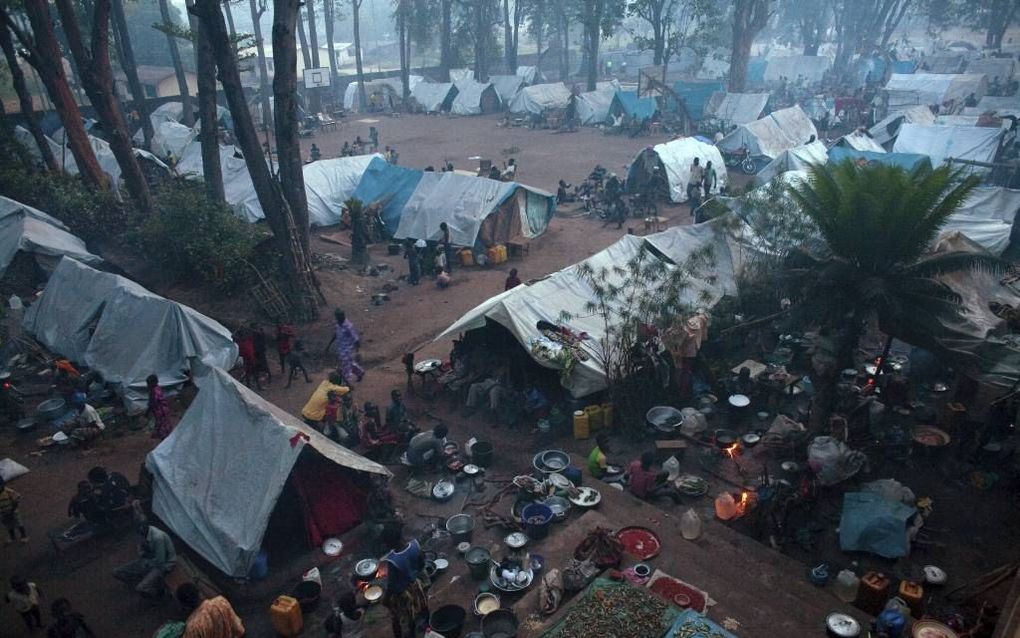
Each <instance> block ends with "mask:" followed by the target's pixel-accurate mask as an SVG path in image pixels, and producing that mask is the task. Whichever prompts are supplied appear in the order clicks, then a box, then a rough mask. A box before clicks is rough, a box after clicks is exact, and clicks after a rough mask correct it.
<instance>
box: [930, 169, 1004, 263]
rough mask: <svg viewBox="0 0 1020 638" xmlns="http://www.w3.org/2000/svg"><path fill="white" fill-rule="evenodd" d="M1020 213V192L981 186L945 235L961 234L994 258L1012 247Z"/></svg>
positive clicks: (948, 222)
mask: <svg viewBox="0 0 1020 638" xmlns="http://www.w3.org/2000/svg"><path fill="white" fill-rule="evenodd" d="M1018 212H1020V190H1013V189H1010V188H1002V187H1001V186H979V187H977V188H975V189H974V190H973V191H971V193H970V195H969V196H968V197H967V199H966V200H965V201H964V202H963V205H962V206H960V209H959V210H958V211H956V212H955V213H954V214H953V215H952V216H951V217H950V218H949V220H948V221H947V222H946V224H945V226H943V228H942V231H943V232H951V231H959V232H961V233H962V234H963V235H965V236H966V237H967V238H969V239H970V240H972V241H973V242H975V243H976V244H978V245H980V246H981V247H982V248H984V249H985V250H987V251H988V252H990V253H992V254H993V255H1002V253H1003V251H1005V250H1006V248H1007V247H1008V246H1009V242H1010V237H1011V235H1012V233H1013V225H1014V224H1015V223H1016V216H1017V213H1018Z"/></svg>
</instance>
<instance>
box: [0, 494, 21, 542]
mask: <svg viewBox="0 0 1020 638" xmlns="http://www.w3.org/2000/svg"><path fill="white" fill-rule="evenodd" d="M20 504H21V494H18V493H17V492H15V491H14V490H12V489H11V488H9V487H7V483H6V482H5V481H4V480H3V479H2V478H0V522H2V523H3V524H4V527H6V528H7V535H8V536H9V537H10V538H9V539H8V540H7V542H6V543H5V545H10V544H11V543H13V542H14V541H15V540H17V539H16V536H17V535H16V534H15V532H21V542H22V543H28V534H26V533H25V526H24V525H23V524H22V522H21V514H19V513H18V506H19V505H20Z"/></svg>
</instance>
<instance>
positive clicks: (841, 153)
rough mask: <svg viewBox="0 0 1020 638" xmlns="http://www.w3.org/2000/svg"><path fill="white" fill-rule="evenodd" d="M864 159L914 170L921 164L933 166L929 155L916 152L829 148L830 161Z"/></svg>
mask: <svg viewBox="0 0 1020 638" xmlns="http://www.w3.org/2000/svg"><path fill="white" fill-rule="evenodd" d="M848 159H849V160H854V161H857V160H864V161H866V162H879V163H881V164H888V165H891V166H899V167H901V168H904V169H906V170H908V171H912V170H914V169H915V168H917V167H919V166H924V165H927V167H928V168H931V159H930V158H929V157H928V156H927V155H919V154H916V153H874V152H871V151H857V150H854V149H852V148H844V147H841V146H833V147H832V148H830V149H829V161H830V162H835V163H839V162H842V161H843V160H848Z"/></svg>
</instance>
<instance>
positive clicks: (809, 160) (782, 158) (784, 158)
mask: <svg viewBox="0 0 1020 638" xmlns="http://www.w3.org/2000/svg"><path fill="white" fill-rule="evenodd" d="M828 161H829V149H827V148H826V147H825V144H823V143H822V142H820V141H818V140H815V141H814V142H811V143H810V144H804V145H802V146H795V147H793V148H791V149H787V150H785V151H783V152H782V153H780V154H779V155H778V156H777V157H776V158H775V159H774V160H772V161H771V162H769V163H768V165H767V166H766V167H765V168H763V169H761V171H759V172H758V174H757V175H756V176H755V178H754V183H755V184H756V185H758V186H761V185H762V184H765V183H766V182H768V181H770V180H771V179H772V178H774V177H777V176H779V175H782V174H783V173H786V172H788V171H806V170H807V169H808V168H810V167H811V166H821V165H822V164H826V163H827V162H828Z"/></svg>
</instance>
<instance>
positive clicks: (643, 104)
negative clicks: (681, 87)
mask: <svg viewBox="0 0 1020 638" xmlns="http://www.w3.org/2000/svg"><path fill="white" fill-rule="evenodd" d="M620 110H622V111H623V113H624V115H626V116H627V117H628V118H631V117H636V118H638V119H639V120H642V121H644V120H648V119H651V117H652V116H653V115H655V112H656V111H658V110H659V108H658V105H657V104H656V103H655V98H653V97H643V98H638V96H637V91H617V92H616V95H615V96H614V97H613V104H612V105H611V106H610V107H609V112H610V113H613V114H615V113H618V112H619V111H620Z"/></svg>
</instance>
